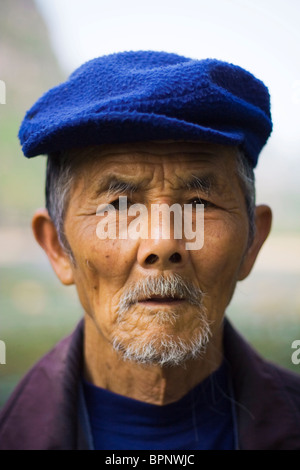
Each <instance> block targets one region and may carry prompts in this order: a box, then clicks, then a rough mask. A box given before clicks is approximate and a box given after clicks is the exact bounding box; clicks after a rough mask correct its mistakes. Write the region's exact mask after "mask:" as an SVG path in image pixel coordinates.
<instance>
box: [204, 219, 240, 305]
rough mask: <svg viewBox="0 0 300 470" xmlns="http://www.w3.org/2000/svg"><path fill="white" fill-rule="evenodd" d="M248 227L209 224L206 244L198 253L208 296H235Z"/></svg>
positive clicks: (205, 239)
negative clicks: (234, 290)
mask: <svg viewBox="0 0 300 470" xmlns="http://www.w3.org/2000/svg"><path fill="white" fill-rule="evenodd" d="M247 235H248V232H247V225H245V224H244V223H240V221H239V220H238V221H236V223H231V224H229V223H226V222H224V221H208V222H207V223H206V225H205V234H204V245H203V248H202V249H201V250H199V251H198V252H196V254H195V263H197V267H196V266H195V270H196V272H197V273H199V283H200V285H201V286H203V287H202V288H203V289H204V290H206V291H207V293H208V295H212V294H213V293H216V295H217V296H218V298H220V297H221V296H222V294H223V293H224V296H225V297H231V295H232V293H233V289H234V286H235V284H236V281H237V276H238V272H239V268H240V264H241V262H242V259H243V255H244V253H245V250H246V245H247Z"/></svg>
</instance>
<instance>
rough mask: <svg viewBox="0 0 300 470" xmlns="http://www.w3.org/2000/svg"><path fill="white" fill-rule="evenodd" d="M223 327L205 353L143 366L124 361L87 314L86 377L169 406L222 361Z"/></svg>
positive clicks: (120, 390)
mask: <svg viewBox="0 0 300 470" xmlns="http://www.w3.org/2000/svg"><path fill="white" fill-rule="evenodd" d="M222 336H223V331H222V328H219V329H218V330H217V332H215V333H214V334H213V336H212V338H211V339H210V342H209V344H208V346H207V349H206V352H205V355H203V357H200V358H198V359H192V360H189V361H187V362H185V363H184V364H183V365H181V366H167V367H166V366H164V367H161V366H159V365H143V364H138V363H136V362H133V361H124V360H123V359H122V357H121V355H120V353H118V352H116V351H114V349H113V348H112V346H111V344H110V343H109V342H108V341H107V340H106V339H105V338H104V337H103V335H102V334H101V333H100V332H99V331H98V329H97V328H96V326H95V323H94V322H93V320H92V319H91V318H90V317H88V316H86V318H85V328H84V376H85V379H86V380H88V381H89V382H91V383H92V384H93V385H96V386H98V387H101V388H104V389H107V390H110V391H112V392H114V393H118V394H120V395H124V396H126V397H129V398H133V399H135V400H140V401H144V402H147V403H152V404H155V405H166V404H168V403H172V402H175V401H177V400H179V399H180V398H181V397H183V396H184V395H185V394H186V393H187V392H188V391H189V390H191V389H192V388H194V387H195V386H196V385H197V384H198V383H200V382H202V381H203V380H204V379H205V378H206V377H208V376H209V375H210V374H211V373H212V372H214V371H215V370H216V369H217V368H218V367H219V366H220V364H221V362H222V359H223V351H222Z"/></svg>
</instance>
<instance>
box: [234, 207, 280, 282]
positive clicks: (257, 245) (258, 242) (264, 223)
mask: <svg viewBox="0 0 300 470" xmlns="http://www.w3.org/2000/svg"><path fill="white" fill-rule="evenodd" d="M255 223H256V231H255V236H254V239H253V242H252V244H251V246H250V247H249V248H248V251H247V252H246V254H245V256H244V259H243V262H242V264H241V267H240V271H239V276H238V280H239V281H242V280H243V279H245V278H246V277H247V276H248V275H249V274H250V272H251V269H252V268H253V265H254V263H255V260H256V257H257V255H258V253H259V251H260V249H261V247H262V245H263V243H264V242H265V240H266V238H267V237H268V235H269V233H270V230H271V224H272V211H271V209H270V207H269V206H265V205H260V206H256V209H255Z"/></svg>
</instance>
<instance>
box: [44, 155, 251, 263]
mask: <svg viewBox="0 0 300 470" xmlns="http://www.w3.org/2000/svg"><path fill="white" fill-rule="evenodd" d="M86 157H87V158H89V155H88V154H87V155H86ZM80 164H82V153H81V152H74V153H72V155H70V153H69V152H57V153H55V154H50V155H48V160H47V171H46V208H47V210H48V213H49V215H50V217H51V219H52V221H53V223H54V225H55V227H56V230H57V233H58V238H59V241H60V244H61V246H62V247H63V249H64V250H65V252H66V253H67V254H68V256H69V257H70V259H71V260H72V261H73V262H74V263H75V260H74V256H73V253H72V250H71V248H70V245H69V243H68V240H67V238H66V235H65V231H64V221H65V215H66V211H67V208H68V204H69V200H70V194H71V189H72V187H73V184H74V182H75V179H76V176H77V174H78V171H77V170H78V168H79V165H80ZM237 174H238V177H239V181H240V185H241V189H242V191H243V193H244V195H245V203H246V210H247V215H248V221H249V235H248V246H250V245H251V244H252V242H253V238H254V235H255V176H254V171H253V168H252V166H251V164H250V162H249V160H248V159H247V158H246V156H245V154H244V153H243V152H242V151H239V152H238V156H237Z"/></svg>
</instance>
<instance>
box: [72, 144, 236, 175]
mask: <svg viewBox="0 0 300 470" xmlns="http://www.w3.org/2000/svg"><path fill="white" fill-rule="evenodd" d="M238 153H239V149H238V148H237V147H234V146H229V145H226V146H225V145H220V144H213V143H207V142H174V141H158V142H136V143H131V144H115V145H98V146H91V147H86V148H82V149H73V150H70V151H68V157H69V158H70V159H71V160H73V159H74V161H76V162H77V164H78V165H79V166H80V169H81V174H82V175H84V174H85V175H91V174H92V173H94V172H95V171H101V172H104V173H109V172H110V171H116V170H118V169H119V170H120V171H121V172H122V171H126V173H133V175H134V174H135V173H136V172H137V171H138V170H140V171H143V170H144V171H146V170H147V169H148V170H149V171H154V170H156V171H159V168H162V166H164V169H165V170H166V169H167V170H169V172H170V174H172V172H174V171H175V170H180V169H181V170H182V171H185V172H189V171H190V172H193V171H194V170H195V168H196V167H203V168H205V167H208V168H211V169H214V171H216V172H218V173H221V172H222V171H223V172H224V171H225V172H228V170H229V169H234V167H235V163H236V157H237V155H238Z"/></svg>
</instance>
